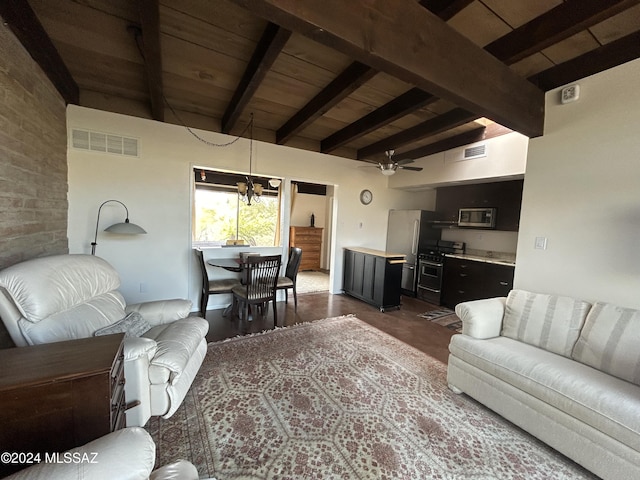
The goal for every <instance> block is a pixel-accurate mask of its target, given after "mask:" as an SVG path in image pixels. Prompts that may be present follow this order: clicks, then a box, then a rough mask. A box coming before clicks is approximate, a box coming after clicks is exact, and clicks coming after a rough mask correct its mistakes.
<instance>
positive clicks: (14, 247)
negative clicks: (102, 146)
mask: <svg viewBox="0 0 640 480" xmlns="http://www.w3.org/2000/svg"><path fill="white" fill-rule="evenodd" d="M0 20H1V18H0ZM67 211H68V204H67V127H66V107H65V103H64V100H63V99H62V97H61V96H60V95H59V94H58V92H57V90H56V89H55V87H54V86H53V85H52V84H51V82H50V81H49V80H48V79H47V77H46V75H45V74H44V73H43V72H42V70H41V69H40V67H39V66H38V65H37V64H36V63H35V62H34V61H33V59H32V58H31V56H30V55H29V53H27V51H26V50H25V49H24V48H23V47H22V45H21V44H20V42H19V41H18V40H17V39H16V38H15V36H14V35H13V33H12V32H11V31H10V30H9V28H8V27H7V26H4V25H2V24H1V23H0V269H2V268H5V267H8V266H10V265H13V264H15V263H19V262H21V261H23V260H27V259H30V258H34V257H41V256H46V255H53V254H58V253H68V251H69V244H68V239H67Z"/></svg>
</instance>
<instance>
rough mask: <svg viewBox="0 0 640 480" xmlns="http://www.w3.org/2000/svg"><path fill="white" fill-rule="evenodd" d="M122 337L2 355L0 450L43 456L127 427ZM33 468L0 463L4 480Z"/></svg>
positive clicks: (83, 340) (35, 347) (49, 346)
mask: <svg viewBox="0 0 640 480" xmlns="http://www.w3.org/2000/svg"><path fill="white" fill-rule="evenodd" d="M123 338H124V334H116V335H105V336H101V337H92V338H85V339H79V340H72V341H66V342H58V343H49V344H44V345H36V346H32V347H19V348H10V349H6V350H0V365H1V366H2V367H1V368H2V370H1V371H0V424H1V425H2V427H1V428H0V451H2V452H30V453H32V454H35V453H40V455H41V460H44V458H45V455H46V454H49V455H51V454H52V453H54V452H61V451H64V450H68V449H70V448H73V447H76V446H79V445H83V444H85V443H87V442H90V441H91V440H94V439H96V438H98V437H101V436H103V435H106V434H107V433H109V432H112V431H114V430H118V429H120V428H123V427H124V426H125V397H124V357H123V350H122V348H123V347H122V339H123ZM29 465H30V464H7V463H2V464H0V476H4V475H8V474H9V473H11V472H14V471H16V470H20V469H22V468H25V467H28V466H29Z"/></svg>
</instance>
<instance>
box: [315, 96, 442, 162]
mask: <svg viewBox="0 0 640 480" xmlns="http://www.w3.org/2000/svg"><path fill="white" fill-rule="evenodd" d="M436 100H437V98H436V97H434V96H433V95H431V94H429V93H427V92H424V91H423V90H420V89H419V88H412V89H411V90H409V91H407V92H405V93H404V94H402V95H400V96H399V97H397V98H395V99H393V100H391V101H390V102H388V103H386V104H385V105H383V106H382V107H380V108H378V109H376V110H374V111H373V112H371V113H369V114H368V115H365V116H364V117H362V118H361V119H359V120H357V121H356V122H353V123H352V124H350V125H347V126H346V127H344V128H343V129H342V130H339V131H337V132H336V133H334V134H332V135H330V136H329V137H327V138H325V139H324V140H322V142H321V147H320V149H321V151H322V152H323V153H329V152H331V151H333V150H335V149H336V148H338V147H341V146H342V145H344V144H346V143H349V142H350V141H352V140H355V139H356V138H360V137H362V136H363V135H366V134H367V133H370V132H372V131H374V130H376V129H378V128H380V127H382V126H384V125H386V124H388V123H391V122H393V121H394V120H397V119H399V118H401V117H403V116H405V115H407V114H409V113H411V112H413V111H415V110H418V109H419V108H422V107H424V106H426V105H429V104H430V103H432V102H434V101H436Z"/></svg>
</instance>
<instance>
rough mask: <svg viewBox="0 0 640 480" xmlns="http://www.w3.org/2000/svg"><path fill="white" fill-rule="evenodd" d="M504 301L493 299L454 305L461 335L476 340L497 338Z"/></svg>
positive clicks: (504, 298) (499, 298)
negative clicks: (460, 321) (460, 325)
mask: <svg viewBox="0 0 640 480" xmlns="http://www.w3.org/2000/svg"><path fill="white" fill-rule="evenodd" d="M506 301H507V299H506V297H495V298H487V299H483V300H473V301H470V302H463V303H459V304H458V305H456V315H458V317H459V318H460V320H462V334H463V335H469V336H470V337H473V338H478V339H486V338H494V337H499V336H500V332H501V330H502V318H503V317H504V310H505V304H506Z"/></svg>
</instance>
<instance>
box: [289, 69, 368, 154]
mask: <svg viewBox="0 0 640 480" xmlns="http://www.w3.org/2000/svg"><path fill="white" fill-rule="evenodd" d="M376 73H378V72H377V71H376V70H374V69H373V68H371V67H368V66H367V65H364V64H362V63H360V62H353V63H352V64H351V65H349V66H348V67H347V68H346V69H345V70H344V71H343V72H342V73H341V74H340V75H338V76H337V77H336V78H335V79H333V81H332V82H331V83H329V85H327V86H326V87H325V88H324V89H323V90H322V91H321V92H320V93H318V95H316V96H315V97H313V98H312V99H311V100H310V101H309V103H307V104H306V105H305V106H304V107H303V108H302V109H301V110H299V111H298V112H297V113H296V114H295V115H294V116H293V117H291V118H290V119H289V120H288V121H287V122H286V123H285V124H284V125H283V126H282V127H280V128H279V129H278V131H277V132H276V143H278V144H280V145H281V144H283V143H286V142H287V140H289V139H290V138H291V137H293V136H294V135H295V134H297V133H298V132H300V131H301V130H302V129H304V127H306V126H307V125H309V124H310V123H311V122H313V121H314V120H315V119H317V118H318V117H320V116H322V115H323V114H324V113H325V112H327V111H328V110H329V109H331V108H332V107H333V106H334V105H336V104H338V103H339V102H340V101H341V100H343V99H344V98H346V97H348V96H349V95H350V94H351V93H353V92H354V91H355V90H357V89H358V88H359V87H360V86H361V85H362V84H364V83H366V82H367V81H369V80H371V78H373V76H374V75H375V74H376Z"/></svg>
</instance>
